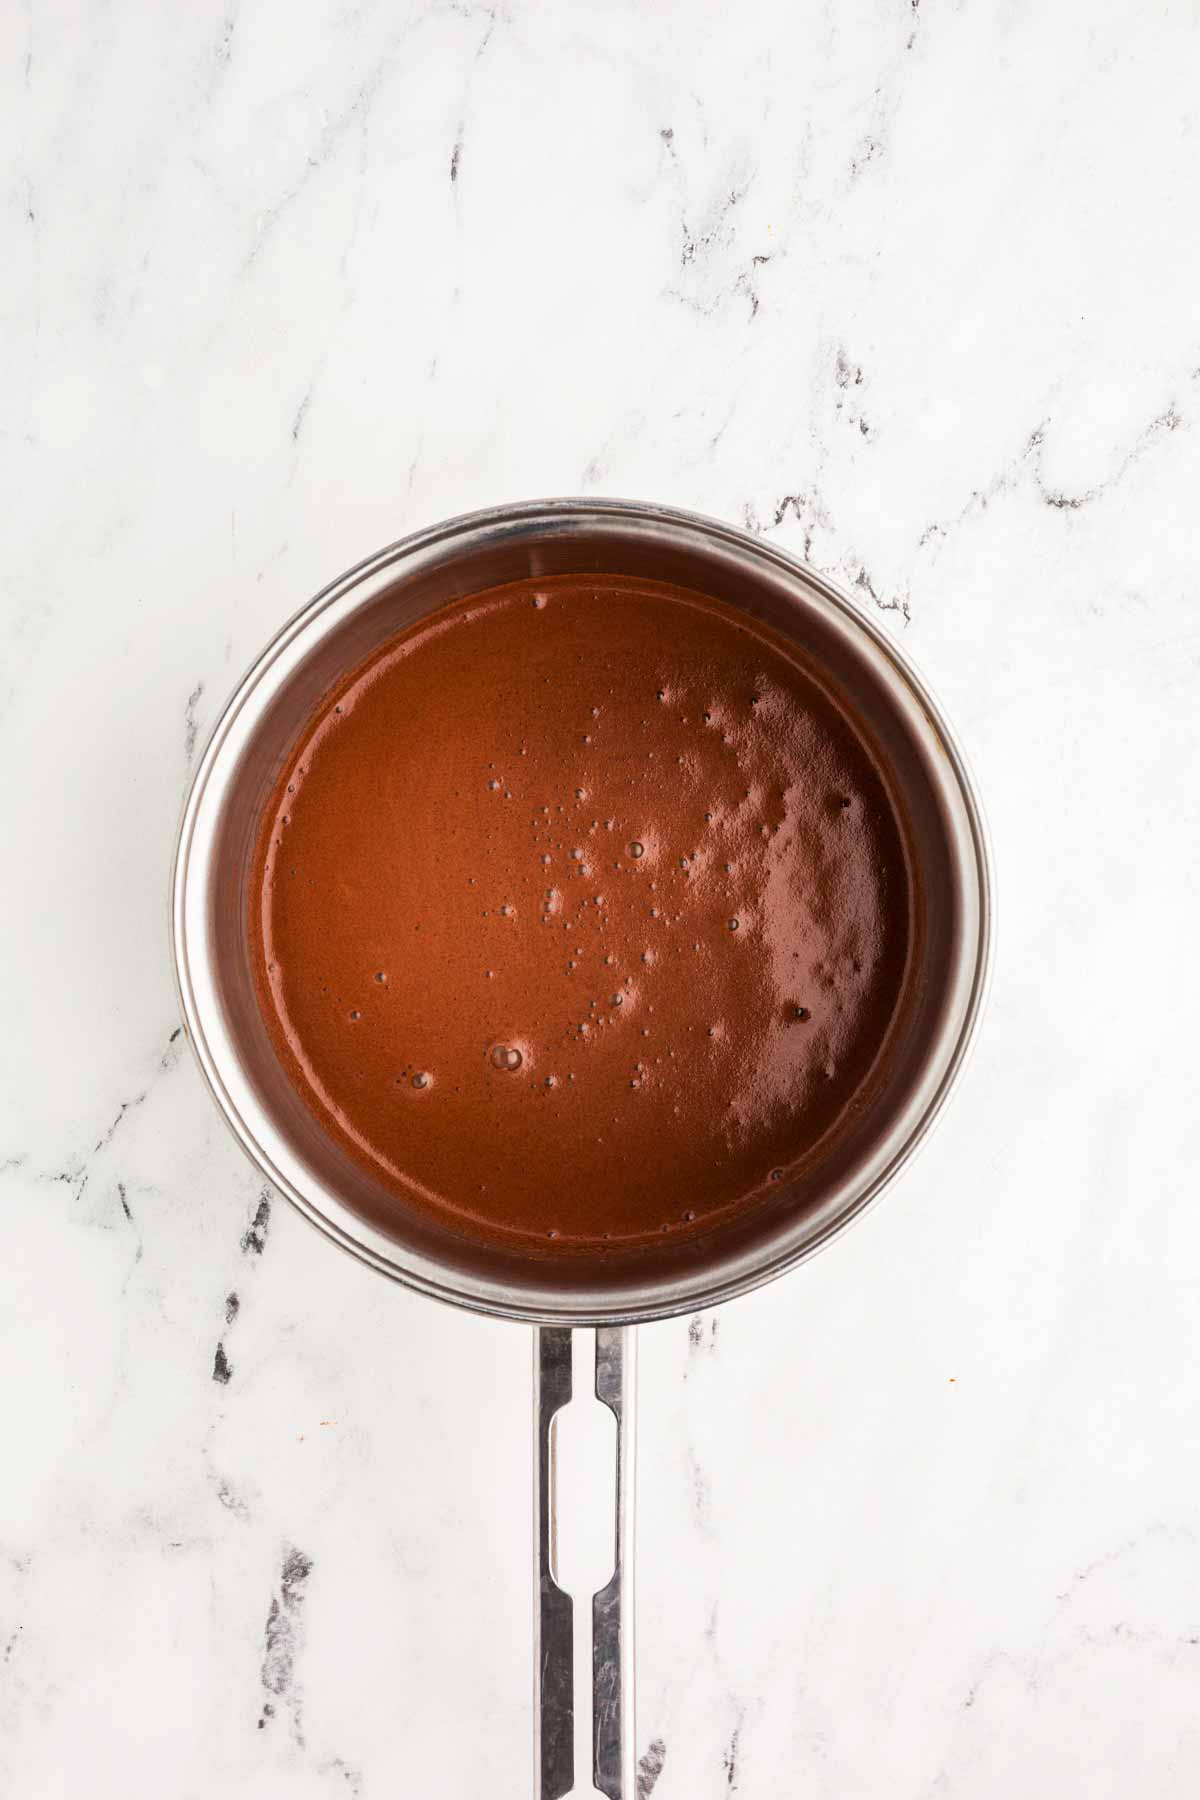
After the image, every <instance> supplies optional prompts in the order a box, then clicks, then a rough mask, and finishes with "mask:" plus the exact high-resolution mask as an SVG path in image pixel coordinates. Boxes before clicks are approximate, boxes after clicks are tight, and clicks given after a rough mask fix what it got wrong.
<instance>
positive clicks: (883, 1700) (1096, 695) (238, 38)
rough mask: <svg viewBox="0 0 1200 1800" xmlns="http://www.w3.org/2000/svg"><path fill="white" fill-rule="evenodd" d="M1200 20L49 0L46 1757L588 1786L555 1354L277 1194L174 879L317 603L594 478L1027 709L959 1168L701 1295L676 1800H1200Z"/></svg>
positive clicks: (34, 1661)
mask: <svg viewBox="0 0 1200 1800" xmlns="http://www.w3.org/2000/svg"><path fill="white" fill-rule="evenodd" d="M1198 32H1200V20H1198V18H1197V15H1196V13H1195V10H1194V8H1192V7H1189V6H1187V5H1177V6H1167V5H1151V6H1147V5H1136V4H1134V3H1133V0H1115V3H1114V4H1112V5H1108V6H1105V7H1100V8H1094V7H1085V6H1083V5H1082V4H1070V0H1067V3H1065V4H1059V5H1051V6H1043V7H1031V6H1029V5H1025V4H1018V3H1017V0H997V4H995V5H990V6H988V5H982V4H975V5H967V4H961V3H960V4H951V3H950V0H848V3H847V4H845V5H834V4H832V3H831V0H823V3H821V4H817V3H812V0H803V3H802V4H800V5H798V6H783V5H781V4H778V3H774V4H772V3H759V0H750V4H743V5H739V6H736V7H726V6H723V5H716V4H713V3H711V0H700V3H699V4H692V5H684V4H682V3H681V0H660V3H658V4H655V5H653V6H649V5H640V4H634V3H633V0H612V3H611V4H605V5H603V6H592V7H587V6H583V5H575V4H570V3H567V4H562V5H558V6H552V5H548V4H545V3H538V0H512V3H511V4H504V3H497V4H492V5H486V6H477V5H472V4H470V3H469V0H442V3H437V0H434V3H432V4H404V3H401V4H385V3H383V0H374V3H373V0H312V3H311V4H309V3H307V0H306V3H305V4H301V5H296V4H295V3H294V0H292V3H288V4H285V3H284V0H241V3H240V4H239V3H238V0H229V4H228V6H226V5H223V4H218V3H217V0H196V3H194V4H191V5H188V6H175V7H156V6H151V5H150V4H148V3H145V0H113V3H111V4H106V3H105V0H26V4H25V6H24V7H23V8H19V7H16V6H14V7H12V8H11V9H9V13H8V16H7V18H6V20H5V24H4V28H3V38H4V55H3V74H2V80H3V96H4V104H3V107H2V108H0V120H2V123H0V131H2V132H3V134H4V139H5V143H6V155H5V158H4V166H5V170H6V180H5V183H4V245H5V255H4V262H5V268H6V276H7V279H6V281H5V282H4V284H3V298H2V301H0V305H2V306H3V317H4V337H5V346H6V350H7V358H6V368H7V375H6V380H5V383H4V393H3V400H2V403H0V404H2V409H3V415H4V416H3V429H2V434H0V468H2V470H3V481H4V491H5V494H6V495H7V498H8V505H7V509H6V513H7V520H8V529H7V533H6V542H7V555H6V559H5V571H4V588H5V594H4V600H3V608H2V612H0V759H2V765H3V768H4V770H5V775H4V779H3V781H2V782H0V843H3V846H4V852H5V855H4V864H5V867H4V875H3V880H2V882H0V943H2V945H3V950H2V952H0V954H2V956H3V964H4V977H3V993H4V1023H3V1030H2V1031H0V1196H2V1199H3V1206H4V1240H3V1241H4V1246H5V1265H6V1272H5V1277H4V1281H3V1289H2V1291H3V1301H2V1304H0V1321H2V1328H3V1333H4V1348H3V1354H4V1364H3V1366H4V1369H5V1373H6V1381H5V1399H4V1441H5V1446H6V1450H7V1455H6V1457H5V1471H4V1474H3V1476H2V1477H0V1793H3V1794H4V1795H5V1796H6V1797H7V1796H13V1797H14V1800H53V1797H55V1796H59V1795H62V1796H66V1795H72V1796H73V1795H75V1794H77V1793H79V1792H80V1791H86V1792H87V1793H89V1794H91V1795H96V1796H109V1795H112V1796H118V1795H119V1796H121V1800H162V1797H163V1796H169V1797H171V1800H176V1797H178V1800H214V1797H218V1796H219V1797H220V1800H242V1797H244V1800H264V1797H265V1800H274V1797H275V1796H285V1795H286V1796H287V1797H288V1800H309V1797H311V1800H339V1797H342V1796H344V1797H345V1800H383V1797H384V1796H392V1795H397V1794H405V1795H422V1796H442V1795H446V1796H452V1797H455V1800H457V1797H458V1796H467V1797H470V1800H474V1797H476V1796H478V1797H480V1800H482V1796H484V1795H487V1796H489V1800H510V1797H511V1800H518V1797H523V1796H525V1795H527V1794H528V1793H529V1791H530V1773H529V1771H530V1696H531V1683H530V1668H529V1659H530V1633H531V1623H530V1545H529V1523H528V1515H529V1502H530V1470H529V1443H530V1419H529V1409H530V1360H531V1359H530V1341H529V1333H528V1332H527V1331H526V1330H525V1329H523V1328H520V1327H515V1326H509V1325H505V1324H497V1323H491V1322H486V1321H483V1320H479V1319H473V1318H470V1317H467V1316H465V1315H464V1316H460V1315H456V1314H454V1313H451V1312H450V1311H448V1310H446V1309H443V1308H440V1307H438V1306H436V1305H434V1304H432V1303H429V1302H426V1301H424V1300H422V1299H420V1298H418V1297H416V1296H413V1295H409V1294H406V1293H404V1292H400V1291H396V1290H394V1289H392V1288H391V1287H390V1286H389V1285H388V1284H386V1283H385V1282H383V1281H381V1280H379V1279H378V1278H377V1277H376V1276H374V1275H372V1274H371V1273H369V1272H368V1271H366V1270H364V1269H362V1268H359V1267H358V1266H356V1265H354V1264H353V1263H351V1262H350V1261H349V1260H347V1259H343V1258H340V1257H338V1256H335V1255H334V1254H333V1253H332V1252H331V1250H330V1249H329V1248H328V1246H327V1245H326V1244H325V1243H324V1242H323V1241H322V1240H321V1239H320V1238H319V1237H318V1236H317V1234H316V1233H315V1232H313V1231H312V1230H311V1229H310V1228H309V1227H308V1226H307V1225H306V1224H305V1223H304V1222H303V1221H302V1220H301V1219H300V1218H299V1217H298V1216H295V1215H293V1214H292V1213H291V1211H290V1210H289V1208H288V1207H287V1206H286V1205H285V1204H284V1203H283V1202H281V1201H275V1200H273V1199H272V1197H271V1195H270V1194H267V1193H264V1192H263V1191H262V1189H261V1187H260V1186H259V1184H258V1183H257V1182H256V1180H255V1178H254V1175H253V1173H252V1171H251V1170H250V1169H249V1167H248V1166H247V1165H246V1163H245V1162H244V1161H243V1160H242V1158H241V1156H240V1154H239V1152H238V1151H237V1150H236V1148H235V1147H234V1146H233V1144H232V1143H231V1142H230V1141H229V1140H228V1139H227V1137H226V1135H225V1132H224V1130H223V1128H222V1126H221V1124H220V1122H219V1121H218V1119H217V1117H216V1115H215V1113H214V1111H213V1108H212V1107H211V1105H210V1104H209V1102H208V1099H207V1097H206V1095H205V1093H204V1091H203V1089H202V1087H201V1083H200V1080H199V1078H198V1076H197V1073H196V1071H195V1069H194V1068H193V1067H192V1065H191V1062H190V1059H189V1057H188V1056H187V1055H186V1053H185V1052H184V1049H183V1045H182V1042H181V1039H180V1034H179V1019H178V1014H177V1012H176V1008H175V1001H174V996H173V991H172V985H171V978H170V970H169V963H168V954H167V941H166V924H165V914H166V906H165V893H166V884H167V871H168V865H169V860H170V852H171V843H172V836H173V832H174V828H175V823H176V818H177V815H178V809H179V805H180V800H181V796H182V793H183V791H184V787H185V785H186V782H187V780H188V772H189V767H190V765H191V764H192V762H193V760H194V758H195V755H196V751H197V746H198V745H199V743H200V742H201V741H202V740H203V737H204V734H205V732H206V730H207V728H208V726H209V725H210V723H211V722H212V720H213V718H214V716H215V711H216V709H217V708H218V707H219V705H220V702H221V700H222V698H223V696H224V695H225V693H226V692H227V691H228V689H229V688H230V686H231V685H232V683H233V682H234V681H235V679H236V678H237V676H238V675H239V674H240V672H241V671H242V669H243V668H244V666H245V665H246V663H247V662H248V661H249V660H250V658H251V657H252V656H253V654H254V653H255V651H256V650H257V648H258V647H259V646H260V644H261V643H262V642H263V641H264V640H265V639H266V638H267V637H268V636H269V635H270V633H271V632H272V631H273V630H274V628H275V627H276V626H277V625H278V624H279V623H280V621H281V620H282V619H283V618H284V617H285V616H287V615H288V614H289V613H291V612H292V611H293V610H294V609H295V608H296V607H297V606H298V605H299V604H301V603H302V602H303V601H304V600H305V599H306V598H307V597H308V596H309V595H310V594H311V593H312V592H314V591H315V590H316V589H317V588H318V587H319V586H320V585H321V584H322V583H323V582H324V581H326V580H327V579H329V578H331V577H332V576H334V575H335V574H337V573H338V572H339V571H340V570H341V569H343V568H344V567H346V566H347V565H348V564H350V563H352V562H354V561H356V560H357V559H358V558H359V557H361V556H363V555H365V554H367V553H368V552H370V551H372V550H373V549H375V548H376V547H378V546H379V545H381V544H383V543H385V542H388V541H389V540H392V539H394V538H397V537H399V536H401V535H403V534H404V533H405V532H406V531H408V530H410V529H412V528H415V527H417V526H420V525H423V524H426V523H428V522H431V521H433V520H436V519H438V518H440V517H444V516H446V515H448V514H451V513H456V512H460V511H464V510H466V509H469V508H471V507H475V506H480V505H486V504H491V503H494V502H497V501H502V500H507V499H514V498H522V497H532V496H538V495H544V494H552V493H570V492H576V493H595V494H616V495H624V496H632V497H635V498H645V499H660V500H664V501H668V502H672V503H676V504H680V505H684V506H688V507H692V508H695V509H697V510H701V511H707V512H710V513H714V514H716V515H719V516H721V517H724V518H727V519H730V520H733V521H735V522H738V523H740V524H744V525H746V526H748V527H749V528H750V529H751V530H753V531H758V532H762V533H764V534H767V535H769V536H770V537H771V538H772V539H773V540H775V541H777V542H778V543H780V544H783V545H786V546H788V547H789V548H791V549H793V550H795V551H797V552H799V553H801V554H803V555H805V556H806V557H808V558H809V559H810V560H811V562H812V563H813V564H814V565H815V566H816V567H817V568H819V569H822V570H825V571H828V572H829V573H830V574H832V575H834V576H836V577H837V578H839V579H840V580H841V581H842V582H844V583H846V584H847V585H848V586H849V587H850V588H851V589H852V590H853V591H854V592H855V593H856V595H857V597H858V598H859V599H860V600H861V603H862V605H863V606H864V607H865V608H866V609H868V610H870V611H871V612H872V613H873V614H875V615H876V616H878V617H879V618H881V619H882V620H883V621H884V624H885V626H886V628H887V629H888V630H889V631H891V632H893V633H894V634H895V637H896V638H897V640H898V641H900V642H902V643H903V645H904V647H905V649H906V650H907V651H908V652H909V653H910V654H911V655H912V656H913V657H914V658H915V660H916V662H917V663H918V665H919V666H920V667H921V669H922V670H923V671H924V673H925V674H926V675H927V677H928V679H929V680H930V681H931V683H932V685H933V687H934V689H935V691H936V692H937V693H938V694H939V695H940V697H941V698H942V700H943V702H944V703H945V706H946V709H947V711H948V713H949V715H950V717H951V718H952V719H953V721H954V722H955V724H956V727H957V728H958V730H959V732H960V733H961V736H962V738H963V740H964V742H965V744H966V746H967V748H968V751H969V754H970V756H971V758H972V761H973V763H974V766H975V769H976V773H977V775H978V778H979V781H980V785H981V788H982V791H983V794H984V797H985V801H986V804H987V807H988V811H989V814H990V820H991V826H992V832H993V837H994V843H995V852H996V863H997V869H998V874H999V886H1000V938H999V949H998V960H997V965H996V974H995V980H994V986H993V998H992V1002H991V1007H990V1012H989V1015H988V1018H987V1020H986V1022H985V1027H984V1030H983V1033H982V1036H981V1039H980V1043H979V1046H978V1049H977V1051H976V1054H975V1057H974V1059H973V1062H972V1065H971V1067H970V1069H969V1071H968V1074H967V1077H966V1079H965V1081H964V1083H963V1085H962V1087H961V1090H960V1092H959V1094H958V1096H957V1097H956V1100H955V1102H954V1104H953V1106H952V1107H951V1109H950V1110H949V1112H948V1114H947V1115H946V1117H945V1119H944V1121H943V1122H942V1124H941V1125H940V1127H939V1129H938V1131H937V1132H936V1134H935V1135H934V1137H933V1139H932V1141H931V1142H930V1143H929V1145H928V1147H927V1148H926V1149H925V1150H924V1151H923V1153H922V1155H921V1156H920V1158H919V1159H918V1161H917V1162H916V1164H915V1166H914V1167H913V1168H912V1170H911V1171H910V1172H909V1173H908V1174H906V1176H905V1177H904V1179H903V1180H902V1182H901V1183H900V1184H899V1185H898V1186H897V1188H896V1189H895V1191H894V1192H893V1193H892V1194H891V1195H890V1196H889V1198H888V1199H887V1201H886V1202H885V1203H884V1204H883V1205H882V1206H881V1207H880V1208H878V1209H877V1210H876V1211H875V1212H874V1213H873V1214H872V1215H871V1217H870V1218H869V1219H868V1220H866V1221H865V1222H864V1223H862V1224H861V1225H860V1226H859V1227H858V1228H857V1229H855V1230H854V1231H853V1232H852V1233H850V1234H849V1235H848V1236H847V1237H846V1238H845V1239H844V1240H842V1241H840V1242H839V1243H838V1244H837V1246H836V1247H835V1248H834V1249H832V1250H831V1251H830V1252H829V1253H828V1254H826V1255H824V1256H822V1257H820V1258H818V1259H817V1260H816V1261H815V1262H813V1263H812V1264H810V1265H808V1266H806V1267H805V1268H804V1269H802V1270H800V1271H798V1272H797V1273H796V1274H794V1275H793V1276H792V1277H790V1278H789V1279H787V1280H786V1281H783V1282H780V1283H778V1284H776V1285H775V1286H773V1287H771V1288H769V1289H767V1290H765V1291H763V1292H761V1293H759V1294H757V1295H755V1296H753V1297H752V1298H749V1299H746V1300H742V1301H738V1302H736V1303H734V1304H732V1305H730V1306H729V1307H728V1308H726V1309H724V1310H722V1311H720V1312H719V1313H716V1314H707V1315H704V1316H702V1317H699V1318H695V1319H690V1320H689V1319H680V1320H678V1321H675V1322H674V1323H671V1324H666V1325H660V1326H656V1327H653V1328H650V1329H646V1330H645V1331H644V1332H643V1333H642V1340H641V1393H640V1443H639V1456H640V1471H639V1502H638V1504H639V1529H638V1555H639V1570H638V1574H639V1607H638V1617H639V1633H640V1643H639V1678H638V1694H639V1726H638V1737H639V1749H640V1752H641V1755H642V1776H641V1783H640V1787H641V1794H642V1800H645V1796H647V1795H649V1794H650V1793H651V1792H652V1791H653V1793H654V1796H655V1800H726V1797H727V1796H729V1795H735V1794H736V1795H739V1796H741V1797H742V1800H780V1796H783V1797H784V1800H792V1796H796V1797H799V1796H805V1797H809V1796H811V1797H812V1800H860V1797H861V1800H1009V1797H1010V1796H1012V1795H1014V1794H1019V1795H1021V1796H1022V1797H1023V1800H1042V1797H1045V1800H1059V1797H1060V1796H1063V1795H1072V1796H1073V1795H1087V1796H1089V1800H1100V1797H1101V1796H1114V1797H1115V1796H1122V1800H1124V1797H1125V1796H1129V1795H1132V1794H1138V1795H1148V1796H1153V1797H1154V1800H1171V1797H1173V1796H1184V1795H1187V1796H1191V1795H1193V1794H1195V1792H1196V1791H1197V1787H1198V1786H1200V1725H1198V1724H1197V1711H1196V1693H1197V1684H1198V1682H1200V1434H1198V1431H1197V1425H1196V1414H1197V1392H1198V1383H1200V1373H1198V1370H1200V1209H1198V1207H1197V1181H1196V1175H1195V1169H1196V1165H1197V1161H1198V1160H1200V1133H1198V1126H1197V1118H1198V1113H1197V1104H1196V1072H1195V1046H1196V1042H1197V1028H1198V1026H1200V971H1198V963H1197V959H1196V957H1195V954H1194V949H1195V938H1196V932H1195V922H1194V921H1195V907H1196V890H1197V879H1196V850H1197V845H1198V844H1200V816H1198V815H1200V803H1198V795H1200V751H1198V748H1197V723H1196V722H1197V716H1198V709H1200V624H1198V622H1197V591H1198V586H1200V538H1198V535H1197V529H1196V520H1197V514H1196V495H1197V493H1198V491H1200V328H1198V326H1197V315H1196V306H1195V293H1196V291H1197V287H1198V285H1200V256H1198V252H1197V238H1196V232H1195V205H1196V194H1197V174H1198V162H1200V99H1198V97H1197V87H1196V81H1195V68H1196V58H1197V51H1198Z"/></svg>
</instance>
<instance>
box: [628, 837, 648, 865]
mask: <svg viewBox="0 0 1200 1800" xmlns="http://www.w3.org/2000/svg"><path fill="white" fill-rule="evenodd" d="M629 854H630V856H632V857H633V858H634V860H635V861H636V860H637V858H638V857H639V856H645V854H646V846H645V844H639V843H637V842H636V841H635V842H634V843H632V844H630V846H629Z"/></svg>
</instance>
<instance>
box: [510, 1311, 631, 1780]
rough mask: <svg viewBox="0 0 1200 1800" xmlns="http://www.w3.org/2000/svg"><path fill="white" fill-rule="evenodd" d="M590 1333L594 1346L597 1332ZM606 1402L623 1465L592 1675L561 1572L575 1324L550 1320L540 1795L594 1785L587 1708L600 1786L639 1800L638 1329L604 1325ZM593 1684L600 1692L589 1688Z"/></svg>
mask: <svg viewBox="0 0 1200 1800" xmlns="http://www.w3.org/2000/svg"><path fill="white" fill-rule="evenodd" d="M585 1335H586V1340H587V1341H588V1342H589V1343H590V1341H591V1339H592V1334H591V1333H590V1332H588V1333H587V1334H581V1337H584V1336H585ZM594 1343H595V1372H596V1373H595V1390H596V1398H597V1399H598V1400H600V1401H601V1402H602V1403H603V1404H604V1405H605V1406H607V1407H609V1408H610V1410H611V1411H612V1413H613V1414H614V1416H615V1418H616V1423H617V1433H616V1459H615V1464H614V1468H613V1507H612V1514H613V1520H614V1530H613V1570H612V1575H611V1577H610V1578H609V1580H608V1581H607V1582H606V1583H605V1585H604V1586H603V1587H602V1588H600V1590H599V1591H598V1592H597V1593H596V1594H594V1595H593V1596H592V1607H591V1614H592V1619H591V1627H592V1629H591V1638H592V1655H591V1671H590V1679H589V1675H588V1671H587V1669H586V1664H585V1665H584V1666H583V1667H580V1668H578V1669H577V1668H576V1659H575V1612H574V1602H573V1600H572V1597H571V1595H570V1594H567V1593H565V1592H564V1591H563V1589H562V1588H560V1587H559V1585H558V1583H557V1581H556V1580H555V1578H554V1566H555V1564H554V1546H555V1539H556V1533H557V1519H556V1502H555V1480H554V1430H553V1425H554V1418H555V1414H556V1413H558V1412H559V1411H561V1409H562V1408H563V1407H564V1406H566V1405H567V1404H568V1402H569V1401H570V1399H571V1396H572V1391H573V1383H572V1355H573V1343H572V1333H571V1331H570V1330H567V1329H564V1328H563V1327H561V1326H542V1327H539V1328H538V1329H537V1330H536V1332H535V1334H534V1429H535V1433H536V1458H535V1461H536V1466H535V1477H534V1516H535V1544H534V1548H535V1554H536V1563H535V1576H534V1579H535V1584H536V1612H535V1618H534V1652H535V1658H536V1669H537V1675H536V1681H535V1687H534V1699H535V1730H534V1758H535V1774H534V1795H535V1800H563V1796H564V1795H567V1794H570V1793H571V1792H572V1791H573V1790H575V1791H579V1792H582V1793H586V1792H587V1791H588V1784H587V1782H586V1780H585V1779H584V1778H583V1776H582V1771H580V1772H579V1775H578V1776H577V1774H576V1769H575V1719H576V1712H577V1709H578V1710H579V1711H580V1712H582V1711H584V1710H585V1709H590V1712H591V1718H592V1772H591V1773H592V1784H593V1785H594V1788H595V1789H596V1790H597V1791H598V1792H599V1793H601V1794H604V1795H607V1797H608V1800H634V1795H635V1783H636V1755H635V1736H634V1688H633V1471H634V1462H633V1450H634V1384H635V1372H636V1355H635V1351H636V1343H635V1339H634V1335H633V1332H632V1329H630V1328H628V1327H625V1326H620V1325H603V1326H600V1327H599V1328H598V1329H597V1330H596V1332H595V1334H594ZM589 1689H590V1694H589Z"/></svg>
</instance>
